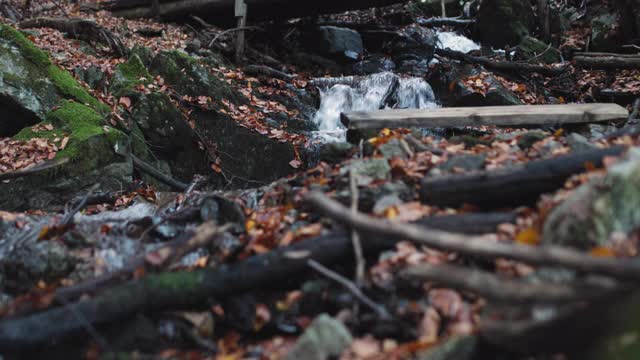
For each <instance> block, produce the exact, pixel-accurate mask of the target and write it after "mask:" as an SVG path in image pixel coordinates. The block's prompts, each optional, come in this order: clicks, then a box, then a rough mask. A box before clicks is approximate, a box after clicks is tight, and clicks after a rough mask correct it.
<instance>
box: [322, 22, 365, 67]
mask: <svg viewBox="0 0 640 360" xmlns="http://www.w3.org/2000/svg"><path fill="white" fill-rule="evenodd" d="M317 41H318V42H317V43H316V44H315V46H316V47H317V49H318V50H319V51H320V53H321V54H323V55H329V56H332V57H335V58H337V59H340V60H358V59H359V58H360V57H361V56H362V54H364V45H363V43H362V37H361V36H360V34H359V33H358V32H357V31H355V30H352V29H348V28H341V27H337V26H320V27H319V28H318V34H317Z"/></svg>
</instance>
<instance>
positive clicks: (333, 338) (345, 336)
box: [285, 314, 353, 360]
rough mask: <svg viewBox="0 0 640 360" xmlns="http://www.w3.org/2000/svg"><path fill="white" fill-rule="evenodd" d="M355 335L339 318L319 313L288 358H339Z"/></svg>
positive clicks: (323, 359) (288, 359) (289, 359)
mask: <svg viewBox="0 0 640 360" xmlns="http://www.w3.org/2000/svg"><path fill="white" fill-rule="evenodd" d="M352 341H353V337H352V336H351V334H350V333H349V330H347V328H346V327H345V326H344V325H343V324H342V323H341V322H339V321H338V320H335V319H333V318H331V317H330V316H328V315H326V314H322V315H319V316H318V317H316V318H315V320H314V321H313V322H312V323H311V325H310V326H309V327H308V328H307V329H306V330H305V332H304V334H302V336H301V337H300V338H298V341H297V342H296V344H295V345H294V346H293V349H292V350H291V352H289V354H287V356H286V357H285V359H286V360H297V359H306V360H329V359H333V358H338V357H339V356H340V354H342V352H343V351H344V350H345V349H346V348H347V347H348V346H349V344H351V342H352Z"/></svg>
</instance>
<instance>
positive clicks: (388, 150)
mask: <svg viewBox="0 0 640 360" xmlns="http://www.w3.org/2000/svg"><path fill="white" fill-rule="evenodd" d="M402 141H404V140H400V139H395V138H394V139H391V140H389V141H387V142H386V143H384V144H382V145H380V146H379V147H378V150H380V153H381V154H382V156H384V157H385V159H391V158H394V157H399V158H402V159H407V158H409V155H408V154H407V151H406V150H405V147H404V146H405V145H406V143H405V144H404V145H403V144H402ZM407 148H408V146H407Z"/></svg>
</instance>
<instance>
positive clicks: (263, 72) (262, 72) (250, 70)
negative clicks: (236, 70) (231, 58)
mask: <svg viewBox="0 0 640 360" xmlns="http://www.w3.org/2000/svg"><path fill="white" fill-rule="evenodd" d="M242 70H243V71H244V73H245V74H247V75H250V76H268V77H272V78H276V79H280V80H284V81H290V80H291V79H293V78H294V77H295V76H293V75H290V74H287V73H285V72H282V71H280V70H276V69H274V68H272V67H269V66H266V65H247V66H245V67H243V68H242Z"/></svg>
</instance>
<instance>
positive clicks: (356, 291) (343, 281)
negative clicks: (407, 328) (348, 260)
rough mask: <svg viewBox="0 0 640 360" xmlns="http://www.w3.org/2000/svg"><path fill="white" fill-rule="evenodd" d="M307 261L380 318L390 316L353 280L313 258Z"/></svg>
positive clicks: (385, 318) (386, 318)
mask: <svg viewBox="0 0 640 360" xmlns="http://www.w3.org/2000/svg"><path fill="white" fill-rule="evenodd" d="M307 263H308V264H309V266H310V267H312V268H313V269H314V270H316V271H317V272H319V273H321V274H322V275H324V276H326V277H328V278H329V279H331V280H333V281H335V282H337V283H339V284H340V285H342V286H343V287H344V288H345V289H347V290H348V291H349V292H350V293H351V294H353V296H355V297H356V298H357V299H358V300H359V301H360V302H361V303H363V304H364V305H366V306H368V307H369V308H370V309H371V310H373V311H374V312H375V313H376V314H377V315H378V317H380V319H384V320H389V319H391V318H392V317H391V314H389V312H388V311H387V309H385V308H384V306H382V305H379V304H376V303H375V302H374V301H373V300H371V299H370V298H369V297H368V296H366V295H365V294H363V293H362V291H361V290H360V287H359V286H357V285H356V284H354V283H353V282H351V281H349V279H347V278H345V277H344V276H342V275H340V274H338V273H336V272H335V271H332V270H331V269H329V268H327V267H326V266H324V265H322V264H320V263H319V262H317V261H315V260H309V261H307Z"/></svg>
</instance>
